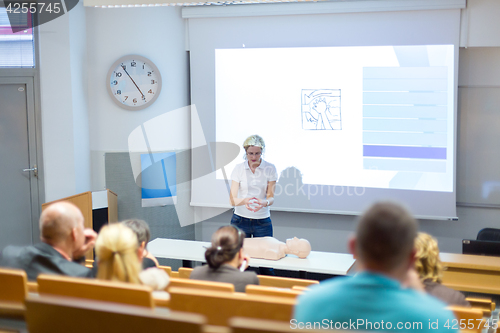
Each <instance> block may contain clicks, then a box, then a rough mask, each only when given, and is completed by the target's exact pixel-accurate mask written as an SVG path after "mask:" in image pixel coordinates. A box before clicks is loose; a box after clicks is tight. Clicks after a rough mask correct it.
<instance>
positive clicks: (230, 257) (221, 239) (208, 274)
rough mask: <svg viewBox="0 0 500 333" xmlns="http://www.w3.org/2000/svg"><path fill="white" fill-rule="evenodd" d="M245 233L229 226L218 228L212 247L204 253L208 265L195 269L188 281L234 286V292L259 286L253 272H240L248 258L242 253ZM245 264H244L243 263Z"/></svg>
mask: <svg viewBox="0 0 500 333" xmlns="http://www.w3.org/2000/svg"><path fill="white" fill-rule="evenodd" d="M244 240H245V233H244V232H243V231H242V230H240V229H239V228H237V227H235V226H232V225H229V226H224V227H221V228H219V229H218V230H217V231H216V232H215V233H214V234H213V235H212V246H211V247H209V248H208V249H207V250H206V251H205V259H206V260H207V263H208V265H204V266H199V267H196V268H195V269H194V270H193V272H191V276H190V279H194V280H206V281H216V282H228V283H232V284H234V289H235V291H241V292H244V291H245V287H246V285H247V284H259V279H258V278H257V274H255V272H241V271H240V267H241V265H245V266H246V265H247V264H248V262H249V257H248V256H246V255H245V254H244V253H243V241H244ZM245 262H246V263H245Z"/></svg>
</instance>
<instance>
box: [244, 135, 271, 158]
mask: <svg viewBox="0 0 500 333" xmlns="http://www.w3.org/2000/svg"><path fill="white" fill-rule="evenodd" d="M252 146H254V147H259V148H260V149H261V152H262V154H264V150H265V149H266V143H265V142H264V139H263V138H262V137H261V136H260V135H257V134H255V135H250V136H249V137H248V138H246V139H245V141H243V148H244V149H245V152H246V151H247V149H248V147H252ZM245 158H246V155H245Z"/></svg>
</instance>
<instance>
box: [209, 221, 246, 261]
mask: <svg viewBox="0 0 500 333" xmlns="http://www.w3.org/2000/svg"><path fill="white" fill-rule="evenodd" d="M244 240H245V233H244V232H243V231H242V230H240V229H239V228H237V227H235V226H232V225H228V226H224V227H220V228H219V229H218V230H217V231H216V232H214V234H213V235H212V246H211V247H209V248H208V249H207V250H206V251H205V259H206V260H207V263H208V265H209V266H210V268H213V269H217V268H219V267H220V266H221V265H222V264H224V263H227V262H230V261H231V260H233V259H234V257H235V256H236V254H237V253H238V252H239V251H240V249H241V248H242V247H243V241H244Z"/></svg>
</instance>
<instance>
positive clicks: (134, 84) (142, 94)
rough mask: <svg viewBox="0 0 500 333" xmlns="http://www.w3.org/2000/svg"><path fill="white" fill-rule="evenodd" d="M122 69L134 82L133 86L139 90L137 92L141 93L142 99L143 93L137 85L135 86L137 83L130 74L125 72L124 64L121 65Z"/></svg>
mask: <svg viewBox="0 0 500 333" xmlns="http://www.w3.org/2000/svg"><path fill="white" fill-rule="evenodd" d="M121 66H122V68H123V70H124V71H125V73H126V74H127V75H128V77H129V78H130V79H131V80H132V82H133V83H134V85H135V87H136V88H137V90H139V92H140V93H141V95H142V99H144V98H145V97H144V94H143V93H142V91H141V89H139V87H138V86H137V84H136V83H135V81H134V79H133V78H132V77H131V76H130V74H129V73H128V72H127V70H126V69H125V66H123V65H121Z"/></svg>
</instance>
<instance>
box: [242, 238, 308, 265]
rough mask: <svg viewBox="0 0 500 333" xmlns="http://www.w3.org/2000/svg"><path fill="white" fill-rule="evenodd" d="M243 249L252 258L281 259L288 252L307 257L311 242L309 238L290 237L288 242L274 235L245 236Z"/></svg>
mask: <svg viewBox="0 0 500 333" xmlns="http://www.w3.org/2000/svg"><path fill="white" fill-rule="evenodd" d="M243 250H244V251H245V253H246V254H247V255H248V256H249V257H251V258H258V259H269V260H279V259H281V258H284V257H285V256H286V255H287V254H294V255H296V256H297V257H299V258H302V259H304V258H306V257H307V256H308V255H309V253H311V244H310V243H309V241H308V240H307V239H303V238H301V239H299V238H297V237H294V238H289V239H287V240H286V243H283V242H280V241H279V240H277V239H276V238H274V237H254V238H245V241H244V243H243Z"/></svg>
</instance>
